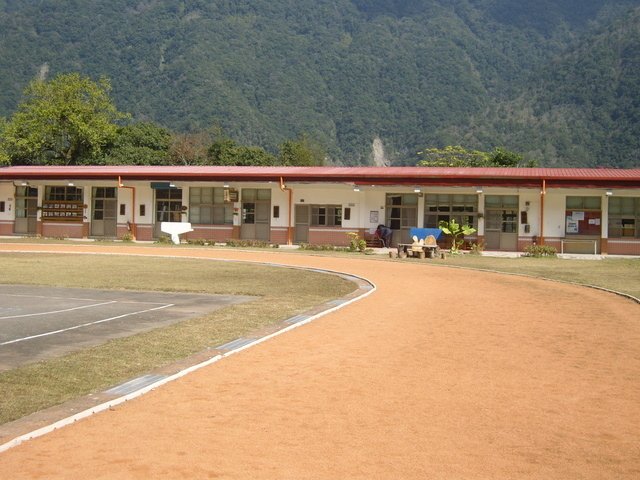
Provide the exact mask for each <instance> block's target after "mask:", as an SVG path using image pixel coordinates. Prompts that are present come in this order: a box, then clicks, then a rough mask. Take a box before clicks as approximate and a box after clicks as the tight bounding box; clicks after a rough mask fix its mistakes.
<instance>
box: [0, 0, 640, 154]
mask: <svg viewBox="0 0 640 480" xmlns="http://www.w3.org/2000/svg"><path fill="white" fill-rule="evenodd" d="M639 6H640V0H538V1H536V2H524V1H522V0H404V1H403V0H335V1H324V0H295V1H294V0H220V1H204V0H201V1H198V0H193V1H176V0H141V1H128V0H109V1H105V0H97V1H93V2H83V1H80V0H68V1H65V2H60V1H57V0H39V1H29V0H4V1H3V0H0V32H2V34H1V35H0V116H7V117H8V116H10V115H11V114H12V112H13V111H14V110H15V108H16V105H17V104H18V103H19V102H20V99H21V92H22V91H23V89H24V87H25V86H26V85H27V84H28V82H29V81H30V80H32V79H33V78H35V77H37V76H39V75H40V76H43V77H51V76H53V75H55V74H58V73H62V72H80V73H82V74H87V75H90V76H91V77H93V78H98V77H99V76H101V75H105V76H107V77H109V78H110V79H111V84H112V86H113V92H112V95H113V97H114V99H115V103H116V104H117V106H118V108H119V109H120V110H122V111H125V112H129V113H131V114H132V116H133V118H134V119H136V120H152V121H154V122H157V123H159V124H161V125H164V126H166V127H168V128H170V129H171V130H173V131H176V132H196V131H200V130H204V129H209V128H211V127H212V126H215V127H216V128H219V129H221V130H222V131H223V132H224V133H225V134H226V135H228V136H229V137H231V138H233V139H234V140H236V141H238V142H239V143H241V144H246V145H257V146H262V147H265V148H267V149H268V150H271V151H273V150H274V149H275V147H276V146H277V145H279V144H280V143H282V142H283V141H285V140H287V139H291V138H295V137H297V136H299V135H301V134H306V135H308V136H309V137H310V138H312V139H314V141H317V142H319V143H320V144H322V145H323V146H324V148H325V149H326V151H327V152H328V154H329V156H330V158H331V159H332V161H334V162H335V163H344V164H369V163H370V162H371V161H372V144H373V142H374V140H375V139H378V141H377V142H376V145H378V146H380V145H383V146H384V150H385V153H386V157H387V159H388V160H390V161H391V162H392V163H394V164H414V163H415V162H416V160H417V156H416V152H417V151H419V150H422V149H424V148H430V147H443V146H445V145H463V146H464V147H468V148H476V149H480V150H486V151H489V150H491V149H493V148H494V147H496V146H504V147H506V148H508V149H510V150H514V151H519V152H521V153H523V154H525V157H526V158H528V159H537V160H538V161H539V162H540V163H541V164H542V165H557V166H561V165H589V166H594V165H612V166H638V164H639V163H640V161H639V160H638V158H639V155H638V153H639V145H640V105H639V102H640V58H639V55H640V53H639V52H640V48H638V47H640V36H639V28H640V10H639ZM377 151H378V153H380V148H378V149H377ZM379 156H381V155H379Z"/></svg>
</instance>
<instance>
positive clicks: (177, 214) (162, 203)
mask: <svg viewBox="0 0 640 480" xmlns="http://www.w3.org/2000/svg"><path fill="white" fill-rule="evenodd" d="M182 213H183V212H182V189H181V188H158V189H156V222H155V224H154V225H153V237H154V238H158V237H159V236H160V234H161V233H162V231H161V230H160V224H161V223H162V222H181V221H182Z"/></svg>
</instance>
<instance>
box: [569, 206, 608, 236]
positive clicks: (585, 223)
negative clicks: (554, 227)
mask: <svg viewBox="0 0 640 480" xmlns="http://www.w3.org/2000/svg"><path fill="white" fill-rule="evenodd" d="M601 231H602V212H600V211H586V210H567V211H566V225H565V232H566V234H567V235H595V236H600V233H601Z"/></svg>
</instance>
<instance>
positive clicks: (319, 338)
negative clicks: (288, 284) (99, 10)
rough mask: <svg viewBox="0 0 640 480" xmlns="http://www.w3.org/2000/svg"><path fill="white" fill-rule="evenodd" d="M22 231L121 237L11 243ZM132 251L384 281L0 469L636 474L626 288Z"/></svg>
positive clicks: (12, 474) (49, 473)
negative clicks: (52, 237)
mask: <svg viewBox="0 0 640 480" xmlns="http://www.w3.org/2000/svg"><path fill="white" fill-rule="evenodd" d="M11 248H22V249H24V248H33V249H34V250H42V249H45V248H46V249H52V248H59V249H60V250H65V251H85V252H108V251H117V252H123V251H124V250H126V249H125V248H114V247H107V246H98V245H88V246H85V245H80V246H76V245H73V246H66V245H65V246H55V247H54V246H49V245H48V246H26V245H20V246H12V245H3V246H2V249H11ZM131 251H132V252H134V253H136V254H156V255H157V254H167V255H175V256H182V255H184V256H193V255H201V256H206V257H211V258H215V257H220V258H233V259H241V260H248V261H268V262H277V263H286V264H295V265H308V266H311V267H319V268H327V269H333V270H339V271H344V272H349V273H353V274H356V275H361V276H364V277H367V278H369V279H370V280H372V281H373V282H374V283H375V284H376V285H377V286H378V290H377V291H376V292H374V293H373V294H372V295H369V296H368V297H366V298H365V299H363V300H361V301H359V302H356V303H354V304H351V305H349V306H347V307H345V308H343V309H341V310H339V311H337V312H334V313H332V314H329V315H327V316H325V317H322V318H321V319H319V320H317V321H315V322H313V323H311V324H309V325H306V326H304V327H302V328H299V329H297V330H294V331H291V332H288V333H286V334H284V335H282V336H279V337H277V338H275V339H272V340H270V341H268V342H265V343H262V344H260V345H258V346H255V347H253V348H251V349H248V350H246V351H244V352H241V353H239V354H237V355H234V356H231V357H228V358H226V359H224V360H222V361H221V362H218V363H216V364H214V365H212V366H210V367H207V368H204V369H202V370H199V371H197V372H195V373H193V374H191V375H188V376H186V377H184V378H182V379H180V380H178V381H175V382H173V383H170V384H168V385H166V386H164V387H162V388H159V389H158V390H156V391H154V392H152V393H150V394H148V395H145V396H143V397H140V398H139V399H137V400H134V401H131V402H128V403H127V404H125V405H122V406H120V407H117V408H115V409H114V410H113V411H107V412H104V413H101V414H98V415H95V416H93V417H91V418H89V419H87V420H83V421H80V422H78V423H77V424H75V425H73V426H70V427H66V428H63V429H61V430H59V431H56V432H54V433H52V434H49V435H46V436H44V437H41V438H38V439H35V440H32V441H29V442H26V443H24V444H22V445H20V446H18V447H16V448H13V449H11V450H9V451H7V452H5V453H3V454H0V478H12V479H33V478H46V479H63V478H65V479H66V478H92V479H103V478H104V479H120V478H122V479H138V478H139V479H148V478H154V479H157V478H167V479H179V478H188V479H199V478H224V479H240V478H247V479H360V478H361V479H427V478H428V479H489V478H496V479H505V478H518V479H523V478H524V479H526V478H531V479H534V478H535V479H540V478H544V479H567V478H581V479H590V478H593V479H602V478H616V479H626V478H629V479H631V478H634V479H635V478H638V476H639V475H640V443H639V442H638V430H637V425H640V406H639V403H638V398H640V381H639V380H638V379H639V378H640V356H639V355H638V351H639V345H640V322H639V321H638V319H639V318H640V308H639V307H638V305H637V304H635V303H633V302H631V301H629V300H625V299H623V298H620V297H617V296H615V295H611V294H608V293H605V292H601V291H597V290H593V289H586V288H580V287H576V286H571V285H564V284H559V283H554V282H548V281H542V280H535V279H529V278H519V277H514V276H506V275H499V274H489V273H481V272H466V271H461V270H459V269H446V268H440V267H438V268H436V267H430V266H428V265H425V264H424V263H420V264H418V263H417V262H415V263H409V262H380V261H375V260H370V259H367V258H366V257H365V256H362V257H355V256H354V257H353V258H347V259H345V258H332V257H314V256H304V255H300V254H283V253H277V252H271V251H269V252H264V253H263V252H241V251H235V250H205V249H197V250H196V249H194V250H189V249H176V248H167V249H160V248H145V247H137V248H131Z"/></svg>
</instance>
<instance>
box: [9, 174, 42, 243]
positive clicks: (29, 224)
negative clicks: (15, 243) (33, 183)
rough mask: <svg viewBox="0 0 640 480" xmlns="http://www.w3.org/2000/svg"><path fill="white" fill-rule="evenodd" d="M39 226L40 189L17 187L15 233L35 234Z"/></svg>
mask: <svg viewBox="0 0 640 480" xmlns="http://www.w3.org/2000/svg"><path fill="white" fill-rule="evenodd" d="M37 228H38V189H37V188H36V187H29V186H19V187H16V221H15V224H14V227H13V231H14V233H22V234H27V235H35V234H36V233H37Z"/></svg>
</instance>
